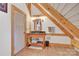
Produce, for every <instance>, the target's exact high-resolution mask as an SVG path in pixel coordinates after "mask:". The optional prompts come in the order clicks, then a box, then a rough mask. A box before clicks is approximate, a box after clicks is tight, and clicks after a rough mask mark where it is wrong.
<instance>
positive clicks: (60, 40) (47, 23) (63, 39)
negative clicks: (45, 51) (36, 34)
mask: <svg viewBox="0 0 79 59" xmlns="http://www.w3.org/2000/svg"><path fill="white" fill-rule="evenodd" d="M37 18H38V19H43V21H44V22H43V23H42V29H43V31H45V32H46V33H49V32H48V27H49V26H53V27H55V34H56V33H57V34H58V33H59V34H64V33H63V32H62V31H61V30H60V29H59V28H58V27H57V26H56V25H55V24H54V23H53V22H51V20H49V19H48V18H47V17H45V16H43V17H37ZM31 19H32V20H31V31H33V30H34V23H33V20H34V19H36V18H35V17H32V18H31ZM46 40H48V41H50V43H60V44H71V39H70V38H69V37H67V36H49V35H46Z"/></svg>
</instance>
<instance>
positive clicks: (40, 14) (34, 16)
mask: <svg viewBox="0 0 79 59" xmlns="http://www.w3.org/2000/svg"><path fill="white" fill-rule="evenodd" d="M41 16H44V15H41V14H40V15H32V17H41Z"/></svg>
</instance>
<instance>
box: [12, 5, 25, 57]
mask: <svg viewBox="0 0 79 59" xmlns="http://www.w3.org/2000/svg"><path fill="white" fill-rule="evenodd" d="M17 12H18V13H20V14H23V15H24V17H25V19H26V14H25V13H24V12H23V11H22V10H20V9H19V8H18V7H16V6H14V5H11V55H12V56H14V55H16V54H14V49H15V48H14V16H15V14H16V13H17ZM24 27H25V32H26V20H25V25H24ZM25 32H24V34H25Z"/></svg>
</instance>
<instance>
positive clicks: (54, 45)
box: [49, 43, 73, 48]
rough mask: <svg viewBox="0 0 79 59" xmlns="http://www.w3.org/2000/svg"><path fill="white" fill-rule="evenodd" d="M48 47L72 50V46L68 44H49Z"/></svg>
mask: <svg viewBox="0 0 79 59" xmlns="http://www.w3.org/2000/svg"><path fill="white" fill-rule="evenodd" d="M49 46H50V47H64V48H73V46H72V45H69V44H60V43H49Z"/></svg>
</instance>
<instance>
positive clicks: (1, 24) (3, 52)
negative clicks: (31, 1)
mask: <svg viewBox="0 0 79 59" xmlns="http://www.w3.org/2000/svg"><path fill="white" fill-rule="evenodd" d="M11 5H12V4H8V13H4V12H1V11H0V56H9V55H11ZM13 5H15V6H16V7H18V8H19V9H21V10H22V11H24V12H25V13H26V17H27V18H26V22H27V23H26V25H29V22H30V15H29V12H28V9H27V8H26V5H25V4H23V3H20V4H19V3H18V4H16V3H14V4H13ZM26 29H27V31H26V32H29V26H28V27H26Z"/></svg>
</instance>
